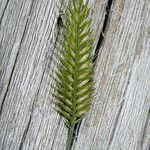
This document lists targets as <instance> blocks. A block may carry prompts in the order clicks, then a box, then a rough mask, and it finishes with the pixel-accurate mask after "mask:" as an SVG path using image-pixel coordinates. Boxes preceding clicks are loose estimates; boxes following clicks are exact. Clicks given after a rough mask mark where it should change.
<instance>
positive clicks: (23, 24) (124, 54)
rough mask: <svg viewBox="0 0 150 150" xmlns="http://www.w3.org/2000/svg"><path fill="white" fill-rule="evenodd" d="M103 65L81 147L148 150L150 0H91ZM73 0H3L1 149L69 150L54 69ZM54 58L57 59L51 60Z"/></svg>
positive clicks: (0, 19)
mask: <svg viewBox="0 0 150 150" xmlns="http://www.w3.org/2000/svg"><path fill="white" fill-rule="evenodd" d="M90 2H91V5H92V9H93V11H92V14H91V15H92V18H93V28H94V36H95V51H96V52H95V53H98V57H97V60H96V64H97V69H96V73H95V81H96V90H95V93H96V96H95V99H94V103H93V108H92V110H91V111H90V113H88V115H87V117H86V118H85V119H84V120H83V121H82V123H81V125H80V126H79V129H78V130H79V131H78V135H77V138H76V141H75V142H74V144H73V149H75V150H107V149H109V150H127V149H128V150H149V148H150V17H149V16H150V1H149V0H90ZM66 3H67V0H65V1H64V0H58V1H55V0H25V1H24V0H0V108H1V109H0V149H1V150H32V149H34V150H49V149H51V150H63V149H65V142H66V138H67V129H66V128H65V125H64V123H63V121H62V119H61V118H60V117H59V115H58V114H57V112H56V111H55V109H54V107H55V106H54V104H53V102H52V100H53V97H52V93H53V91H54V89H53V85H54V80H53V77H52V75H53V73H54V70H55V66H56V65H55V61H57V58H56V57H55V55H56V54H57V45H58V43H59V38H60V32H61V30H62V29H61V28H62V27H60V26H59V25H58V20H57V19H58V17H59V12H62V11H63V9H64V6H65V5H66ZM52 60H55V61H52Z"/></svg>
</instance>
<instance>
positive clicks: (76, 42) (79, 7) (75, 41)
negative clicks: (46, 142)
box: [56, 0, 94, 150]
mask: <svg viewBox="0 0 150 150" xmlns="http://www.w3.org/2000/svg"><path fill="white" fill-rule="evenodd" d="M89 12H90V8H89V7H88V1H86V2H84V1H83V0H72V3H69V5H68V9H67V10H66V12H65V16H66V19H65V22H64V32H63V43H62V48H61V51H60V53H61V55H60V58H59V62H60V63H59V65H58V71H57V73H56V75H57V80H58V81H57V94H56V105H57V106H58V109H57V111H58V112H59V114H60V115H61V116H62V117H63V118H64V119H65V123H66V126H67V127H68V129H69V131H68V139H67V144H66V150H70V149H71V145H72V142H73V136H74V132H75V126H76V125H77V124H78V123H79V122H80V121H81V120H82V119H83V118H84V116H85V115H86V113H87V112H88V111H89V110H90V108H91V105H92V98H93V88H94V82H93V74H94V65H93V58H94V56H93V51H92V49H93V38H92V29H91V19H90V18H89Z"/></svg>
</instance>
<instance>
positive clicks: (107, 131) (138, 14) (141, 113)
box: [75, 0, 150, 150]
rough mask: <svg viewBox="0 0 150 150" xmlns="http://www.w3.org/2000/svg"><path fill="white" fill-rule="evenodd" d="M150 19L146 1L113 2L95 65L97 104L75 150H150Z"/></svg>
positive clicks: (119, 0) (81, 129)
mask: <svg viewBox="0 0 150 150" xmlns="http://www.w3.org/2000/svg"><path fill="white" fill-rule="evenodd" d="M149 16H150V1H148V0H146V1H142V0H132V1H129V0H126V1H123V0H116V1H114V2H113V7H112V9H111V14H110V22H109V26H108V29H107V34H106V35H105V41H104V43H103V45H102V47H101V48H100V53H99V57H98V61H97V71H96V81H97V82H96V83H97V87H98V88H97V95H96V98H95V99H96V100H95V105H94V107H93V109H92V111H91V113H90V114H89V115H88V116H87V119H86V120H85V121H84V122H83V123H82V124H81V128H80V132H79V135H78V139H77V143H76V144H75V149H82V150H89V149H94V150H105V149H112V150H127V149H129V150H137V149H139V150H148V149H149V148H150V136H149V133H150V130H149V127H147V128H146V129H144V127H145V126H147V125H146V124H147V123H148V122H149V121H146V119H147V117H149V116H148V115H149V113H148V112H149V110H150V105H149V104H150V45H149V42H150V35H149V29H150V18H149ZM144 130H146V131H144ZM145 136H146V137H145ZM143 138H144V139H145V140H144V142H143V140H142V139H143Z"/></svg>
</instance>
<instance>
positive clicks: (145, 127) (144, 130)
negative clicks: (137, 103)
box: [140, 108, 150, 149]
mask: <svg viewBox="0 0 150 150" xmlns="http://www.w3.org/2000/svg"><path fill="white" fill-rule="evenodd" d="M149 119H150V108H149V110H148V113H147V117H146V121H145V125H144V129H143V135H142V139H141V143H140V146H141V149H142V148H143V145H144V138H145V135H146V130H147V128H148V121H149ZM149 148H150V146H149Z"/></svg>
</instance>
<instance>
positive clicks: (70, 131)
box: [66, 124, 75, 150]
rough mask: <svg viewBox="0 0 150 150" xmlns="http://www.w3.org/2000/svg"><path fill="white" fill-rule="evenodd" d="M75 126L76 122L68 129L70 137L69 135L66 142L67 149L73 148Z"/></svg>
mask: <svg viewBox="0 0 150 150" xmlns="http://www.w3.org/2000/svg"><path fill="white" fill-rule="evenodd" d="M74 127H75V124H73V125H72V127H71V128H70V129H69V131H68V137H67V142H66V150H71V146H72V143H73V136H74Z"/></svg>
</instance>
